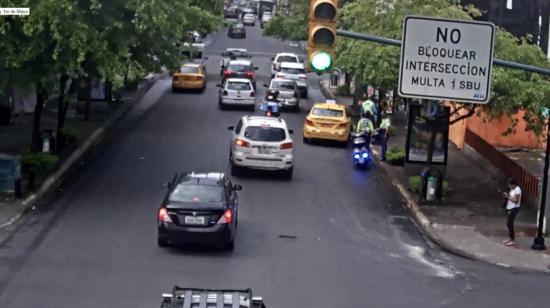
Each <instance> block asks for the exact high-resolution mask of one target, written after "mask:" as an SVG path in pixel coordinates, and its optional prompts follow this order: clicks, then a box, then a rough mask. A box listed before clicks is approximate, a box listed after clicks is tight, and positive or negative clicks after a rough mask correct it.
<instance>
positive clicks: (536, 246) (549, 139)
mask: <svg viewBox="0 0 550 308" xmlns="http://www.w3.org/2000/svg"><path fill="white" fill-rule="evenodd" d="M549 165H550V121H549V123H548V128H547V129H546V156H545V157H544V173H543V174H542V194H541V198H540V209H539V222H538V226H537V237H535V239H534V241H533V245H531V249H533V250H545V249H546V246H545V245H544V237H543V234H542V227H543V225H544V217H545V213H544V212H545V208H546V193H547V191H546V188H547V186H548V168H549Z"/></svg>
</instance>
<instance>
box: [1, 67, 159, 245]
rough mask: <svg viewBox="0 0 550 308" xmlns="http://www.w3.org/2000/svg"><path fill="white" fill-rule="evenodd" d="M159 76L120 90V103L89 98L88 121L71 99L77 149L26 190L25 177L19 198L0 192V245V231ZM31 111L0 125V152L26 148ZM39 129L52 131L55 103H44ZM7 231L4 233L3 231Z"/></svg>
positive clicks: (70, 117)
mask: <svg viewBox="0 0 550 308" xmlns="http://www.w3.org/2000/svg"><path fill="white" fill-rule="evenodd" d="M160 77H161V75H159V74H157V75H149V76H148V77H147V78H146V79H144V80H142V81H140V82H139V84H138V86H137V88H134V89H124V90H122V91H121V93H120V94H121V102H119V103H113V104H108V103H107V102H106V101H92V103H91V116H90V120H89V121H84V119H83V118H84V117H83V115H81V114H79V113H78V112H77V109H78V108H79V107H81V104H76V102H71V104H70V106H69V109H68V110H67V117H66V120H65V121H66V123H65V125H66V127H72V128H75V129H77V130H78V131H79V132H80V133H81V134H82V140H81V142H80V144H79V146H78V148H77V149H75V150H74V151H68V150H67V151H66V152H64V153H60V155H59V159H60V162H59V166H58V168H57V170H55V171H54V172H53V173H52V174H50V175H49V176H48V177H37V179H36V190H35V191H29V190H28V189H27V187H26V179H25V176H24V175H23V179H22V192H23V198H22V199H15V198H14V196H13V193H1V192H0V244H2V243H3V242H4V240H5V239H6V238H7V237H9V235H10V234H9V233H10V232H2V231H4V230H7V229H13V225H14V224H15V223H16V222H17V221H18V220H19V218H20V217H21V216H22V215H23V214H24V212H25V211H27V210H28V209H29V208H30V207H32V206H33V204H34V203H35V201H37V200H39V199H40V198H41V197H42V196H43V195H45V194H47V193H48V192H49V191H51V190H53V189H55V187H56V186H57V185H59V184H60V182H61V181H62V180H63V177H64V176H65V174H66V173H67V172H68V171H70V169H71V168H72V167H73V165H76V164H77V163H78V161H79V160H80V158H81V157H82V156H83V155H84V154H85V153H86V151H87V150H88V149H89V148H91V147H92V146H93V145H94V144H95V143H97V142H99V141H100V140H101V138H102V136H103V134H104V132H105V129H107V128H108V127H110V126H111V125H112V124H113V123H115V122H116V121H117V120H118V119H119V118H120V117H122V116H123V115H124V114H125V113H126V112H128V111H129V110H130V109H131V108H132V107H133V106H134V104H135V103H136V102H138V101H139V100H140V99H141V97H143V96H144V95H145V93H146V92H147V91H148V90H149V88H150V87H151V86H152V85H153V84H154V83H155V82H156V81H157V80H158V79H159V78H160ZM32 123H33V114H32V113H31V114H19V115H17V116H16V117H14V119H13V121H12V124H10V125H7V126H5V125H4V126H0V153H7V154H16V155H17V154H20V153H21V152H22V151H23V150H25V149H28V148H29V145H30V139H31V138H30V137H31V131H32ZM41 123H42V129H52V130H54V131H55V128H56V123H57V102H56V101H51V102H47V103H46V105H45V106H44V110H43V115H42V121H41ZM6 233H8V234H6Z"/></svg>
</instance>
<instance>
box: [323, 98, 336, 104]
mask: <svg viewBox="0 0 550 308" xmlns="http://www.w3.org/2000/svg"><path fill="white" fill-rule="evenodd" d="M325 103H327V104H336V100H334V99H327V100H326V102H325Z"/></svg>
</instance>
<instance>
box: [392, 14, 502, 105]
mask: <svg viewBox="0 0 550 308" xmlns="http://www.w3.org/2000/svg"><path fill="white" fill-rule="evenodd" d="M494 38H495V25H494V24H492V23H488V22H477V21H466V20H448V19H436V18H428V17H417V16H407V17H405V20H404V22H403V43H402V45H401V66H400V71H399V95H400V96H404V97H418V98H426V99H441V100H452V101H460V102H467V103H478V104H484V103H487V101H488V100H489V94H490V92H491V67H492V63H493V45H494Z"/></svg>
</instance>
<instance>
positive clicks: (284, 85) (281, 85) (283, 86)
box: [271, 81, 294, 90]
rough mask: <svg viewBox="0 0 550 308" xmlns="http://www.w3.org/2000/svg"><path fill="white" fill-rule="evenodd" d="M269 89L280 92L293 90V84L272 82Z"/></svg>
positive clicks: (289, 82)
mask: <svg viewBox="0 0 550 308" xmlns="http://www.w3.org/2000/svg"><path fill="white" fill-rule="evenodd" d="M271 87H272V88H273V89H280V90H294V83H293V82H291V81H273V84H272V85H271Z"/></svg>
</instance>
